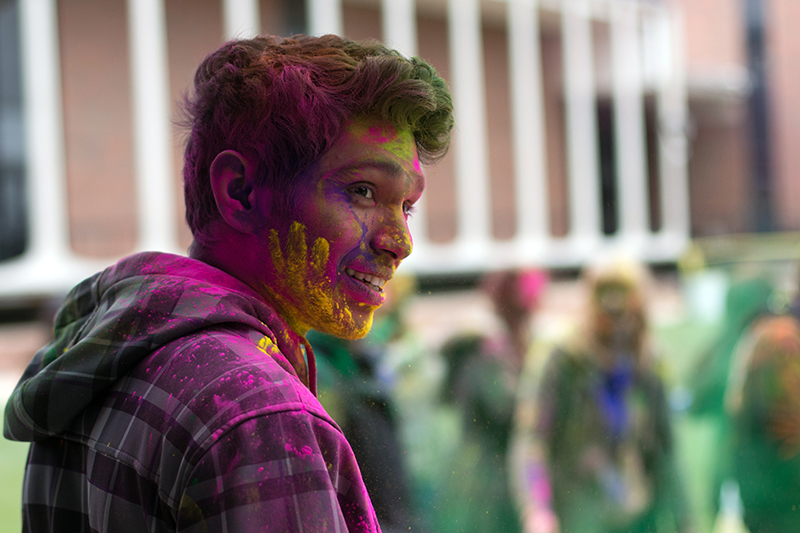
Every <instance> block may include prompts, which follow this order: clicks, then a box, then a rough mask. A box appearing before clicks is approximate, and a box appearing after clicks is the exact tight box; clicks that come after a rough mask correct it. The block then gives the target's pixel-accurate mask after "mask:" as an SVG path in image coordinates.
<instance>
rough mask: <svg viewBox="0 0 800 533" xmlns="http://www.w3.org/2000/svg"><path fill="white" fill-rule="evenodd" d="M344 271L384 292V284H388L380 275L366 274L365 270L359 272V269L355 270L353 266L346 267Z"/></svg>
mask: <svg viewBox="0 0 800 533" xmlns="http://www.w3.org/2000/svg"><path fill="white" fill-rule="evenodd" d="M344 272H345V274H347V275H348V276H350V277H351V278H355V279H357V280H359V281H363V282H364V283H368V284H369V285H372V287H373V288H374V289H375V290H377V291H380V292H383V286H384V284H386V280H385V279H383V278H379V277H378V276H373V275H372V274H365V273H364V272H359V271H357V270H353V269H352V268H345V269H344Z"/></svg>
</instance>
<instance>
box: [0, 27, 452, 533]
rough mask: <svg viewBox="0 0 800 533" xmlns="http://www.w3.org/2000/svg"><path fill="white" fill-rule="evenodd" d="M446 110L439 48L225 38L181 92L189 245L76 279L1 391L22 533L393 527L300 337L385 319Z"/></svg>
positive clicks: (356, 329) (357, 331) (354, 331)
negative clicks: (50, 332)
mask: <svg viewBox="0 0 800 533" xmlns="http://www.w3.org/2000/svg"><path fill="white" fill-rule="evenodd" d="M452 113H453V109H452V99H451V97H450V94H449V90H448V88H447V84H446V82H445V81H444V80H443V79H442V78H440V77H439V76H438V75H437V74H436V72H435V71H434V69H433V68H432V67H431V66H430V65H428V64H427V63H425V62H424V61H422V60H420V59H417V58H414V59H406V58H404V57H403V56H402V55H400V54H399V53H397V52H394V51H391V50H389V49H387V48H385V47H384V46H383V45H380V44H378V43H377V42H373V41H364V42H354V41H350V40H347V39H343V38H341V37H337V36H335V35H326V36H323V37H306V36H297V37H295V38H289V39H280V38H273V37H256V38H253V39H246V40H235V41H231V42H228V43H226V44H224V45H223V46H221V47H220V48H219V49H218V50H216V51H215V52H213V53H212V54H210V55H209V56H208V57H207V58H206V59H205V60H204V61H203V62H202V64H201V65H200V67H199V68H198V69H197V72H196V75H195V79H194V90H193V94H192V95H191V96H190V98H189V100H188V102H187V114H188V117H187V121H188V122H189V126H190V127H191V133H190V136H189V141H188V143H187V147H186V152H185V161H184V162H185V165H184V186H185V187H184V191H185V200H186V208H187V221H188V223H189V226H190V228H191V230H192V234H193V237H194V241H193V243H192V246H191V248H190V250H189V257H183V256H178V255H172V254H165V253H158V252H145V253H140V254H136V255H133V256H131V257H128V258H125V259H122V260H121V261H119V262H118V263H117V264H116V265H114V266H112V267H109V268H108V269H106V270H104V271H103V272H100V273H98V274H96V275H95V276H92V277H91V278H89V279H87V280H85V281H84V282H82V283H80V284H79V285H77V286H76V287H75V288H74V289H73V290H72V291H71V293H70V294H69V295H68V296H67V299H66V301H65V302H64V304H63V306H62V307H61V309H60V311H59V313H58V316H57V317H56V320H55V339H54V340H53V342H52V343H50V344H48V345H47V346H45V347H44V348H42V349H41V350H40V351H39V352H38V353H37V354H36V355H35V356H34V359H33V360H32V362H31V363H30V365H29V366H28V368H27V369H26V371H25V373H24V375H23V377H22V379H21V381H20V383H19V384H18V386H17V388H16V389H15V391H14V392H13V394H12V396H11V398H10V399H9V401H8V403H7V405H6V411H5V425H4V435H5V436H6V437H7V438H10V439H13V440H20V441H31V442H32V444H31V450H30V454H29V456H28V462H27V466H26V475H25V481H24V487H23V524H24V531H26V532H39V531H41V532H44V531H47V532H69V533H75V532H86V533H88V532H90V531H91V532H102V533H106V532H111V533H134V532H136V533H138V532H144V531H165V532H166V531H180V532H189V531H230V532H231V533H234V532H235V533H248V532H255V531H259V532H263V531H280V532H299V531H306V532H311V531H349V532H370V533H374V532H378V531H380V526H379V523H378V521H377V518H376V515H375V511H374V509H373V506H372V503H371V502H370V498H369V495H368V494H367V491H366V488H365V486H364V482H363V479H362V476H361V472H360V470H359V466H358V464H357V461H356V459H355V457H354V455H353V451H352V449H351V447H350V445H349V444H348V442H347V440H346V438H345V437H344V435H343V434H342V432H341V429H340V428H339V427H338V426H337V424H336V423H335V422H334V421H333V420H332V419H331V417H330V416H329V415H328V413H326V412H325V410H324V408H323V407H322V406H321V405H320V403H319V401H318V400H317V398H316V394H315V392H316V372H315V364H314V361H315V359H314V353H313V350H312V348H311V347H310V345H309V344H308V341H307V340H306V338H305V335H306V334H307V333H308V331H309V330H310V329H312V328H313V329H316V330H319V331H323V332H326V333H329V334H332V335H336V336H339V337H345V338H350V339H355V338H360V337H363V336H364V335H366V333H367V332H368V331H369V329H370V326H371V325H372V318H373V313H374V312H375V310H376V309H377V308H379V307H380V305H381V304H382V303H383V301H384V298H385V296H384V293H383V286H384V283H385V282H386V281H387V280H388V279H390V278H391V277H392V276H393V274H394V272H395V270H396V269H397V267H398V266H399V265H400V263H401V262H402V261H403V259H405V258H406V257H407V256H408V255H409V254H410V253H411V247H412V246H411V236H410V234H409V230H408V221H407V219H408V216H409V213H410V211H411V209H412V207H413V205H414V203H415V202H416V201H417V200H418V199H419V197H420V195H421V194H422V192H423V189H424V186H425V179H424V176H423V174H422V163H424V162H426V161H429V162H432V161H434V160H435V159H437V157H439V156H441V155H443V153H444V152H445V151H446V149H447V146H448V143H449V137H450V132H451V129H452V126H453V114H452Z"/></svg>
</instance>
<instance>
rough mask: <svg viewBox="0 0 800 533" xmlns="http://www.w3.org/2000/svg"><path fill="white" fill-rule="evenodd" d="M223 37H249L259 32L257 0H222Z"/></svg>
mask: <svg viewBox="0 0 800 533" xmlns="http://www.w3.org/2000/svg"><path fill="white" fill-rule="evenodd" d="M222 15H223V17H222V18H223V21H224V28H225V39H250V38H253V37H255V36H256V35H258V34H260V33H261V20H260V17H261V15H260V11H259V5H258V0H223V2H222Z"/></svg>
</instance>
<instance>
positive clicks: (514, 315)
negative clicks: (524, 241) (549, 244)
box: [436, 269, 547, 533]
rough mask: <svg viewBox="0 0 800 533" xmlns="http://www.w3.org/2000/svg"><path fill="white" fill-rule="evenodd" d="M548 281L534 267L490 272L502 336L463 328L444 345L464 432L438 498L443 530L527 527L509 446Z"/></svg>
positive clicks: (445, 389)
mask: <svg viewBox="0 0 800 533" xmlns="http://www.w3.org/2000/svg"><path fill="white" fill-rule="evenodd" d="M546 283H547V275H546V274H545V273H544V272H542V271H539V270H533V269H531V270H509V271H504V272H497V273H492V274H489V275H487V276H486V277H485V278H484V279H483V280H482V285H481V288H482V289H483V291H484V292H485V293H486V294H487V295H488V297H489V299H490V301H491V303H492V306H493V310H494V312H495V313H496V315H497V316H498V318H499V319H500V322H501V324H502V330H501V331H499V332H498V333H497V334H495V335H485V334H478V333H476V334H471V333H458V334H456V335H455V336H454V337H452V338H450V339H449V340H448V341H447V342H445V344H444V345H443V347H442V349H441V354H442V356H443V358H444V361H445V363H446V364H447V372H446V375H445V380H444V383H443V385H442V401H443V403H445V404H446V405H450V406H451V407H452V408H453V409H454V410H455V411H456V412H457V414H458V416H459V418H460V421H461V437H460V441H459V443H458V446H457V448H456V450H455V453H454V455H453V456H452V457H450V458H448V465H449V467H448V469H447V471H446V472H447V474H446V475H445V477H444V479H443V480H442V483H443V487H442V488H441V489H440V493H439V497H438V500H437V502H436V516H437V520H436V526H437V527H436V531H438V532H440V533H447V532H464V533H468V532H476V533H478V532H480V533H483V532H487V531H498V532H500V531H502V532H504V533H512V532H514V531H519V530H520V526H519V517H518V516H517V513H516V509H515V507H514V501H513V499H512V497H511V495H510V485H509V476H508V461H507V449H508V443H509V436H510V430H511V421H512V418H513V415H514V403H515V401H516V384H517V377H518V375H519V372H520V369H521V366H522V361H523V359H524V356H525V352H526V351H527V349H528V347H529V345H530V342H531V339H530V331H531V318H532V316H533V314H534V313H535V311H536V309H537V308H538V304H539V300H540V296H541V294H542V291H543V289H544V287H545V286H546Z"/></svg>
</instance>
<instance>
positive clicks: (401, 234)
mask: <svg viewBox="0 0 800 533" xmlns="http://www.w3.org/2000/svg"><path fill="white" fill-rule="evenodd" d="M373 246H374V247H375V249H376V250H377V251H378V252H381V253H385V254H388V255H389V256H391V257H392V259H394V260H396V261H397V262H398V263H399V262H400V261H402V260H403V259H405V258H406V257H408V256H409V254H410V253H411V249H412V248H413V243H412V240H411V232H410V231H409V230H408V222H407V221H406V217H405V215H404V214H403V212H402V210H400V213H399V214H397V213H391V214H386V215H384V216H383V217H381V218H380V219H379V220H378V223H377V225H376V228H375V234H374V236H373Z"/></svg>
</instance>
